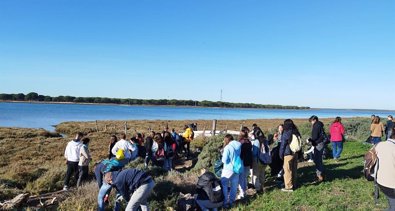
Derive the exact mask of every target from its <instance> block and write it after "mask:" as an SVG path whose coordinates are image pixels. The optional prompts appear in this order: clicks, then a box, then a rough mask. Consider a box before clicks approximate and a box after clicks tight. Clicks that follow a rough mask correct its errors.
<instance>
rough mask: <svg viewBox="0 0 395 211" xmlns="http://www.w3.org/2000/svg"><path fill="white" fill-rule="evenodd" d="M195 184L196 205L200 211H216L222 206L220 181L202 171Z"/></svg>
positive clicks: (222, 198) (222, 196) (204, 170)
mask: <svg viewBox="0 0 395 211" xmlns="http://www.w3.org/2000/svg"><path fill="white" fill-rule="evenodd" d="M200 174H201V175H200V177H199V178H198V182H197V184H196V197H195V201H196V204H198V205H199V207H200V209H201V210H202V211H209V210H210V209H211V210H212V211H217V210H218V208H220V207H221V206H222V204H223V200H224V194H223V191H222V187H221V181H220V180H219V179H218V178H217V177H216V176H215V174H214V173H212V172H209V171H207V170H206V169H202V170H201V172H200Z"/></svg>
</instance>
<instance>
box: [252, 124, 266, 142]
mask: <svg viewBox="0 0 395 211" xmlns="http://www.w3.org/2000/svg"><path fill="white" fill-rule="evenodd" d="M252 133H253V135H254V137H255V138H256V139H258V140H259V141H260V142H263V141H264V140H265V139H266V138H265V134H264V133H263V131H262V129H261V128H260V127H258V125H257V124H255V123H254V124H253V125H252Z"/></svg>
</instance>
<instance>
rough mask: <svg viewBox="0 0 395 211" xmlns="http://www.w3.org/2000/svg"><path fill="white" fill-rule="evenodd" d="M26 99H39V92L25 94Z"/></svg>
mask: <svg viewBox="0 0 395 211" xmlns="http://www.w3.org/2000/svg"><path fill="white" fill-rule="evenodd" d="M25 100H27V101H37V100H38V94H37V93H35V92H30V93H29V94H27V95H26V96H25Z"/></svg>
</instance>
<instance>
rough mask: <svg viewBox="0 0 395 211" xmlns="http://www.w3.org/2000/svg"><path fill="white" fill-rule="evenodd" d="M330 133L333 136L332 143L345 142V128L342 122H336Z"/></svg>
mask: <svg viewBox="0 0 395 211" xmlns="http://www.w3.org/2000/svg"><path fill="white" fill-rule="evenodd" d="M329 133H330V134H331V141H333V142H339V141H343V135H344V126H343V124H342V123H340V122H335V123H332V125H331V127H330V129H329Z"/></svg>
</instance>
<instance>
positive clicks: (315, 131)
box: [284, 115, 325, 182]
mask: <svg viewBox="0 0 395 211" xmlns="http://www.w3.org/2000/svg"><path fill="white" fill-rule="evenodd" d="M309 122H310V123H311V124H312V131H311V138H309V139H308V142H310V143H311V145H313V147H314V153H313V161H314V164H315V168H316V175H317V179H318V181H319V182H322V181H324V163H323V160H322V159H323V152H324V148H325V131H324V123H322V122H321V121H319V120H318V117H317V116H315V115H313V116H311V117H310V118H309ZM284 127H285V125H284Z"/></svg>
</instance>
